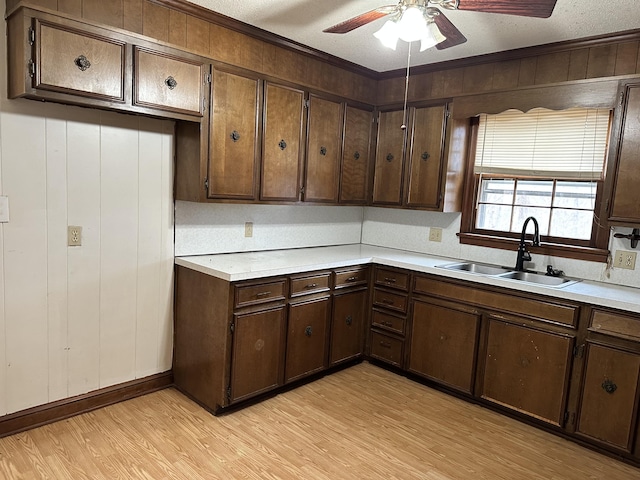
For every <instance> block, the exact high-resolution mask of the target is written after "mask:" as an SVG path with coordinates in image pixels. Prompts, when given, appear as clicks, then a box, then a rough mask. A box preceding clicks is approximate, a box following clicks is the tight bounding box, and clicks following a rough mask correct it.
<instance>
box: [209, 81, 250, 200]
mask: <svg viewBox="0 0 640 480" xmlns="http://www.w3.org/2000/svg"><path fill="white" fill-rule="evenodd" d="M212 90H213V99H212V102H211V103H212V109H211V124H210V129H211V130H210V137H209V138H210V139H209V191H208V196H209V198H229V199H243V200H255V198H256V194H257V179H258V165H259V155H260V149H259V145H260V144H259V142H258V131H259V128H258V127H259V123H258V122H259V118H260V117H259V113H260V112H259V107H260V96H259V95H260V80H258V79H255V78H248V77H244V76H241V75H237V74H233V73H228V72H224V71H221V70H218V69H214V71H213V85H212Z"/></svg>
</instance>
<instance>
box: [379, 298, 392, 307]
mask: <svg viewBox="0 0 640 480" xmlns="http://www.w3.org/2000/svg"><path fill="white" fill-rule="evenodd" d="M381 301H382V303H384V304H385V305H393V303H394V302H393V300H389V299H388V298H383V299H382V300H381Z"/></svg>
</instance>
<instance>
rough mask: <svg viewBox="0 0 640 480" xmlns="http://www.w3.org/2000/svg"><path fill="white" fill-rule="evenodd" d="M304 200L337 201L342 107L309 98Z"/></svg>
mask: <svg viewBox="0 0 640 480" xmlns="http://www.w3.org/2000/svg"><path fill="white" fill-rule="evenodd" d="M308 118H309V122H308V127H307V132H308V134H307V145H308V146H307V164H306V176H305V177H306V180H305V190H304V200H305V201H307V202H333V203H337V202H338V187H339V177H340V155H341V143H342V104H340V103H338V102H332V101H330V100H327V99H324V98H320V97H317V96H315V95H310V97H309V117H308Z"/></svg>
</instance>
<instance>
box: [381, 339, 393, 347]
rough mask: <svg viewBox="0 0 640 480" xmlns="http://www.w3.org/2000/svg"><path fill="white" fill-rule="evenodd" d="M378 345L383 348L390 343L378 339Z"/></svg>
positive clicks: (389, 345)
mask: <svg viewBox="0 0 640 480" xmlns="http://www.w3.org/2000/svg"><path fill="white" fill-rule="evenodd" d="M380 346H381V347H384V348H391V343H389V342H384V341H382V340H380Z"/></svg>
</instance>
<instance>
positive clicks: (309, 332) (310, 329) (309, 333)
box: [304, 325, 313, 337]
mask: <svg viewBox="0 0 640 480" xmlns="http://www.w3.org/2000/svg"><path fill="white" fill-rule="evenodd" d="M312 333H313V328H311V325H307V328H305V329H304V334H305V335H306V336H307V337H310V336H311V334H312Z"/></svg>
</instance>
